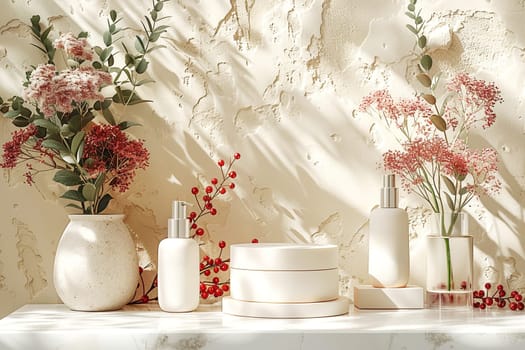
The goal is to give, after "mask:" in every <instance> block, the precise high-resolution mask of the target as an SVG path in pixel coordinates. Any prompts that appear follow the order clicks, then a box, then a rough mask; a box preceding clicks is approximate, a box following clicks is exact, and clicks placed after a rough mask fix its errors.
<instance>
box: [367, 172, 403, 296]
mask: <svg viewBox="0 0 525 350" xmlns="http://www.w3.org/2000/svg"><path fill="white" fill-rule="evenodd" d="M398 197H399V194H398V188H397V187H396V178H395V175H392V174H389V175H385V176H384V178H383V188H382V189H381V202H380V207H379V208H375V209H374V210H372V212H371V213H370V226H369V227H370V229H369V248H368V274H369V276H370V279H371V281H372V285H373V286H374V287H381V288H384V287H389V288H399V287H406V285H407V283H408V278H409V273H410V259H409V245H408V214H407V212H406V211H405V210H403V209H401V208H398V207H397V202H398Z"/></svg>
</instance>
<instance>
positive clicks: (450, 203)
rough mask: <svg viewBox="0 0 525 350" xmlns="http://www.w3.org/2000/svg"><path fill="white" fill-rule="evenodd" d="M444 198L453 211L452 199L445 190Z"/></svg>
mask: <svg viewBox="0 0 525 350" xmlns="http://www.w3.org/2000/svg"><path fill="white" fill-rule="evenodd" d="M445 198H446V199H447V205H448V207H449V208H450V210H452V211H454V201H453V200H452V198H451V197H450V195H449V194H448V193H447V192H445Z"/></svg>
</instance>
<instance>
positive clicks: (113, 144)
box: [82, 124, 149, 192]
mask: <svg viewBox="0 0 525 350" xmlns="http://www.w3.org/2000/svg"><path fill="white" fill-rule="evenodd" d="M82 157H83V159H84V161H86V164H87V166H86V168H87V169H88V171H89V173H90V176H92V177H93V178H96V177H97V176H98V175H99V174H100V173H102V172H105V173H106V176H107V177H106V179H108V177H109V176H112V178H111V179H109V184H110V185H111V187H112V188H113V189H118V190H119V191H120V192H125V191H127V190H128V188H129V186H130V185H131V183H132V182H133V178H134V177H135V170H136V169H145V168H146V167H147V166H148V165H149V152H148V150H147V149H146V148H145V147H144V143H143V142H142V141H138V140H129V139H128V136H127V135H126V134H125V133H124V132H123V131H122V130H120V128H119V127H118V126H113V125H107V124H103V125H101V124H97V125H93V127H92V128H91V130H90V131H89V132H88V133H87V134H86V138H85V146H84V153H83V155H82ZM88 159H90V161H89V162H87V160H88ZM90 163H91V164H90Z"/></svg>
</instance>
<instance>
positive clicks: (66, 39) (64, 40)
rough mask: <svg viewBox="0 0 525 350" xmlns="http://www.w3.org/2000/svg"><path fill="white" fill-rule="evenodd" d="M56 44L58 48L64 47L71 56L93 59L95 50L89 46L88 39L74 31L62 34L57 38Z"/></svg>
mask: <svg viewBox="0 0 525 350" xmlns="http://www.w3.org/2000/svg"><path fill="white" fill-rule="evenodd" d="M54 46H55V48H57V49H63V50H64V51H65V52H66V54H67V55H68V56H69V57H71V58H74V59H77V60H80V61H84V60H86V61H91V60H92V59H93V51H92V50H91V48H90V47H89V45H88V42H87V40H86V39H85V38H77V37H75V36H74V35H73V33H66V34H62V35H61V36H60V37H59V38H58V39H56V40H55V42H54Z"/></svg>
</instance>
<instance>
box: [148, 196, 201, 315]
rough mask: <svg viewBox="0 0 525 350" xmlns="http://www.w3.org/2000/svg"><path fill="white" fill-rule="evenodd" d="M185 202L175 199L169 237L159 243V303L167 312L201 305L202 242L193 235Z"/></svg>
mask: <svg viewBox="0 0 525 350" xmlns="http://www.w3.org/2000/svg"><path fill="white" fill-rule="evenodd" d="M186 206H187V203H185V202H181V201H174V202H173V213H172V218H171V219H169V220H168V238H166V239H163V240H162V241H161V242H160V244H159V254H158V259H159V263H158V267H157V268H158V277H157V285H158V298H159V306H160V308H161V309H162V310H163V311H168V312H189V311H193V310H195V309H196V308H197V306H199V284H200V280H199V246H198V245H197V242H195V240H194V239H192V238H191V237H190V230H189V220H188V218H187V215H186Z"/></svg>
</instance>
